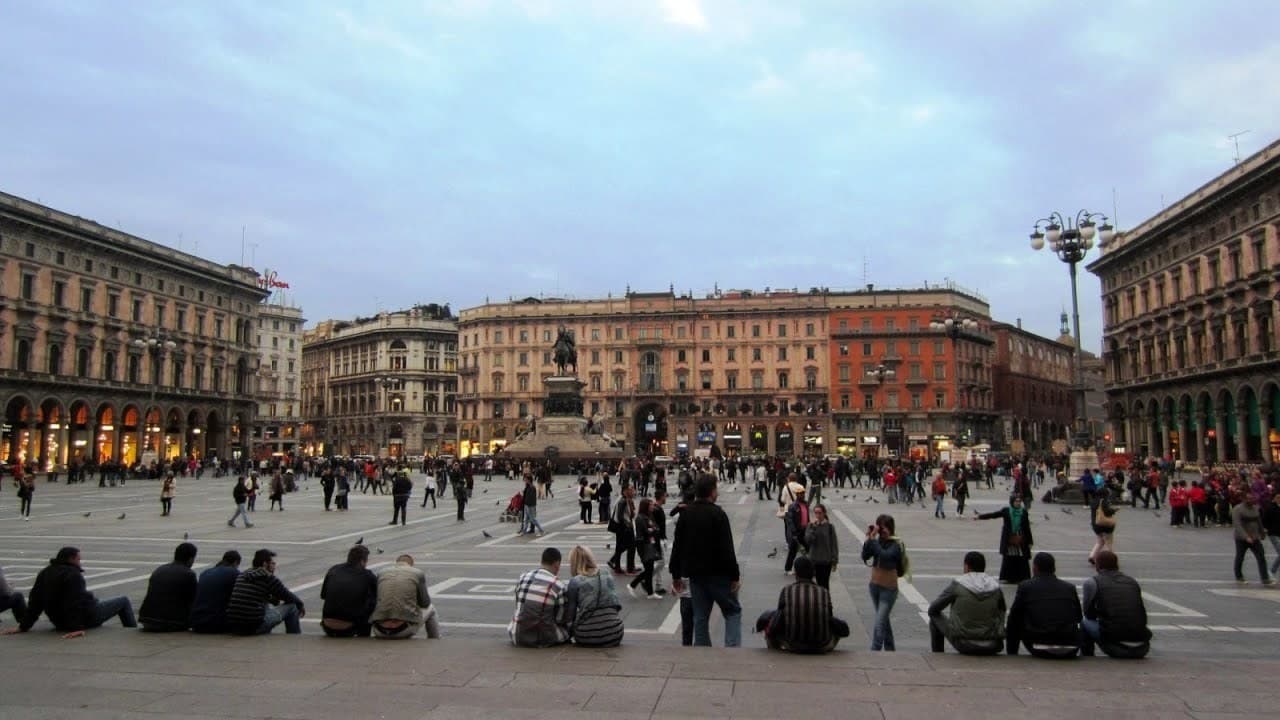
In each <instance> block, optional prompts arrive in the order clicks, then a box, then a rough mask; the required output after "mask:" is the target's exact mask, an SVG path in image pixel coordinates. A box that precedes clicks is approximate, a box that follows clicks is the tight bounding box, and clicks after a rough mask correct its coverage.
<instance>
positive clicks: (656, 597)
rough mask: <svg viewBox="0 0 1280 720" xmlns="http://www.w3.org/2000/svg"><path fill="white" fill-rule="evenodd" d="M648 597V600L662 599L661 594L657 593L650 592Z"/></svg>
mask: <svg viewBox="0 0 1280 720" xmlns="http://www.w3.org/2000/svg"><path fill="white" fill-rule="evenodd" d="M649 599H650V600H661V599H662V596H661V595H658V594H657V593H654V594H652V595H650V596H649Z"/></svg>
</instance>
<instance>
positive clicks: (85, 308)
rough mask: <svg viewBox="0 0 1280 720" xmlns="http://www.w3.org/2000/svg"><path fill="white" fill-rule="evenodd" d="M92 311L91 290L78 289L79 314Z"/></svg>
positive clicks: (85, 288)
mask: <svg viewBox="0 0 1280 720" xmlns="http://www.w3.org/2000/svg"><path fill="white" fill-rule="evenodd" d="M92 310H93V288H87V287H82V288H80V312H91V311H92Z"/></svg>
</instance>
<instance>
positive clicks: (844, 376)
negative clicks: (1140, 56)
mask: <svg viewBox="0 0 1280 720" xmlns="http://www.w3.org/2000/svg"><path fill="white" fill-rule="evenodd" d="M839 372H840V382H844V383H847V382H849V379H850V377H849V363H840V370H839Z"/></svg>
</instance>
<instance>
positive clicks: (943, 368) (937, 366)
mask: <svg viewBox="0 0 1280 720" xmlns="http://www.w3.org/2000/svg"><path fill="white" fill-rule="evenodd" d="M933 379H934V380H946V379H947V364H946V363H940V362H936V363H934V364H933Z"/></svg>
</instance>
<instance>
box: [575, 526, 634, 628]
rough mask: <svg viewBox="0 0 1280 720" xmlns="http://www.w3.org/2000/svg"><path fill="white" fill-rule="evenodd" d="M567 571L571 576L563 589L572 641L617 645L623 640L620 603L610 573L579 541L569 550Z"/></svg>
mask: <svg viewBox="0 0 1280 720" xmlns="http://www.w3.org/2000/svg"><path fill="white" fill-rule="evenodd" d="M569 572H570V574H572V575H573V577H572V578H570V580H569V587H568V589H567V590H566V592H565V602H566V603H567V605H566V606H565V607H566V612H567V615H568V617H569V618H570V623H571V625H570V627H569V631H570V633H571V635H572V636H573V642H574V644H576V645H581V646H583V647H617V646H618V645H619V644H620V643H621V642H622V632H623V630H622V615H621V614H620V613H619V611H620V610H621V609H622V605H621V604H620V603H619V602H618V592H617V590H616V589H615V588H614V584H613V574H612V573H610V572H609V571H608V570H607V569H605V568H602V567H600V566H598V565H597V564H596V558H595V556H594V555H592V554H591V551H590V550H588V549H587V548H585V547H582V546H581V545H576V546H574V548H573V549H572V550H570V551H569Z"/></svg>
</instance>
